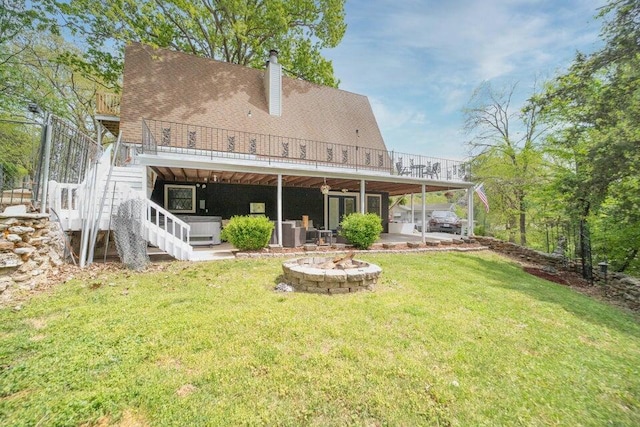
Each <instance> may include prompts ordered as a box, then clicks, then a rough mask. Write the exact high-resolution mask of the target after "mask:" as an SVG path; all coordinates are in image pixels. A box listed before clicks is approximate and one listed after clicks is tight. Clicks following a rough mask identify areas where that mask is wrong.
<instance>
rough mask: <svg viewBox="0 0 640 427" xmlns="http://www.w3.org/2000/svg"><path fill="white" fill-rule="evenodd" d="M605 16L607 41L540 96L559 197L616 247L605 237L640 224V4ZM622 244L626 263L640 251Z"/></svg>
mask: <svg viewBox="0 0 640 427" xmlns="http://www.w3.org/2000/svg"><path fill="white" fill-rule="evenodd" d="M600 17H606V18H607V19H608V21H607V22H605V24H604V27H603V33H602V34H603V37H604V40H605V42H606V45H605V47H604V48H603V49H601V50H600V51H597V52H595V53H594V54H592V55H588V56H587V55H583V54H578V55H577V57H576V59H575V61H574V62H573V64H572V66H571V67H570V68H569V70H568V72H567V73H565V74H563V75H561V76H559V77H558V78H557V79H555V81H553V82H552V83H551V84H550V85H549V86H548V87H547V89H546V91H545V93H544V94H543V95H542V96H540V97H538V98H537V99H536V102H537V103H538V105H540V106H541V108H542V113H543V116H544V118H545V120H546V121H547V122H548V123H550V124H551V125H552V126H553V127H554V129H555V132H554V133H553V135H552V136H551V137H550V138H549V139H548V141H547V153H548V155H549V156H550V157H551V158H552V159H553V160H554V175H555V179H554V186H555V188H556V189H557V191H558V194H559V196H560V197H559V199H560V200H562V201H563V202H564V203H565V208H566V211H567V213H568V214H569V215H571V216H576V217H577V218H579V220H580V221H581V225H583V226H586V225H588V224H591V225H593V226H594V228H593V231H594V233H595V234H594V236H593V237H594V241H595V242H596V243H598V242H600V243H599V244H597V245H596V248H597V249H600V250H604V249H605V247H608V250H610V251H614V249H613V247H614V245H611V244H602V242H607V241H608V242H609V243H611V242H612V241H614V240H617V241H619V242H625V241H627V236H633V235H634V234H633V232H634V230H633V229H632V228H631V227H632V224H636V226H637V223H636V222H635V217H634V216H633V215H631V211H630V210H629V209H627V208H626V207H627V206H635V205H637V204H639V203H640V195H639V194H638V192H637V191H635V192H634V191H632V192H631V193H629V194H627V191H628V190H629V189H632V188H635V184H634V183H635V179H636V177H637V176H638V169H639V168H640V166H639V165H640V150H638V146H639V145H640V125H639V124H640V45H639V43H638V42H639V41H640V20H639V17H640V3H639V2H637V1H634V0H617V1H611V2H609V3H608V5H607V6H606V7H605V8H603V9H602V11H601V14H600ZM614 218H615V221H616V224H615V225H614V224H612V223H611V222H612V221H614ZM620 221H622V222H620ZM602 233H606V234H607V237H606V238H605V237H603V235H602ZM622 247H623V248H624V249H623V252H619V251H618V252H617V254H616V255H615V257H614V260H613V264H614V266H617V268H619V269H626V268H628V267H629V266H630V265H632V264H633V263H634V262H635V261H634V259H637V255H638V250H637V248H634V245H628V244H626V243H624V244H622ZM618 249H621V248H619V247H618V248H617V249H615V251H617V250H618ZM612 253H613V252H612ZM623 253H624V254H623Z"/></svg>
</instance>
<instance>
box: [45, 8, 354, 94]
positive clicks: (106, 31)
mask: <svg viewBox="0 0 640 427" xmlns="http://www.w3.org/2000/svg"><path fill="white" fill-rule="evenodd" d="M344 1H345V0H190V1H189V0H166V1H165V0H106V1H100V2H96V1H93V0H71V1H58V0H43V1H42V5H43V7H44V9H45V10H47V11H49V12H50V13H58V12H59V13H62V15H63V16H64V19H65V20H66V22H65V25H66V26H67V27H68V28H69V29H71V31H72V32H73V34H74V35H75V36H76V37H81V38H83V39H84V40H86V43H87V44H88V46H89V49H88V51H87V52H86V55H85V56H80V55H77V54H73V53H71V54H67V55H65V56H64V60H65V61H66V62H67V63H68V64H71V65H73V66H74V67H76V68H77V69H79V70H82V71H83V72H85V73H86V74H89V75H93V76H101V78H102V79H103V80H104V81H105V82H107V83H109V84H110V85H112V86H114V87H117V86H118V79H119V78H120V75H121V71H122V52H123V49H122V47H123V46H124V45H125V44H126V43H129V42H132V41H138V42H143V43H146V44H149V45H152V46H154V47H168V48H172V49H174V50H178V51H182V52H188V53H192V54H195V55H199V56H203V57H207V58H214V59H218V60H222V61H226V62H232V63H236V64H241V65H245V66H252V67H262V66H263V65H264V61H265V59H266V57H267V53H268V51H269V50H270V49H274V48H275V49H278V50H279V51H280V53H281V56H280V62H281V63H282V64H283V67H284V68H285V70H290V73H292V74H293V75H296V76H302V77H303V78H305V79H306V80H309V81H312V82H316V83H320V84H324V85H329V86H337V84H338V81H337V80H336V78H335V77H334V75H333V67H332V65H331V61H329V60H326V59H324V58H323V57H322V55H321V51H322V49H323V48H328V47H335V46H337V45H338V43H339V42H340V40H342V37H343V35H344V32H345V29H346V25H345V23H344Z"/></svg>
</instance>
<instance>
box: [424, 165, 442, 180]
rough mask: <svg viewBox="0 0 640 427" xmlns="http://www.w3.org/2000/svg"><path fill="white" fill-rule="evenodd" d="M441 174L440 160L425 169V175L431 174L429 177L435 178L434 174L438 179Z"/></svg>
mask: <svg viewBox="0 0 640 427" xmlns="http://www.w3.org/2000/svg"><path fill="white" fill-rule="evenodd" d="M439 174H440V162H436V163H434V164H433V165H431V167H427V169H426V170H425V175H429V178H433V176H434V175H435V176H436V179H438V175H439Z"/></svg>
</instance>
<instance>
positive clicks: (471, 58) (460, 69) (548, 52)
mask: <svg viewBox="0 0 640 427" xmlns="http://www.w3.org/2000/svg"><path fill="white" fill-rule="evenodd" d="M604 2H605V0H597V2H595V3H596V4H594V2H593V1H592V0H567V1H563V2H558V1H556V0H483V1H482V2H479V1H473V0H448V1H441V0H427V1H425V0H403V1H401V2H399V1H396V0H350V1H349V2H347V23H348V28H347V34H346V36H345V38H344V40H343V42H342V44H341V45H340V46H339V47H338V48H336V49H333V50H331V51H327V54H328V56H329V57H330V58H331V59H333V61H334V67H335V70H336V73H337V75H338V77H339V78H340V79H341V81H342V83H341V87H342V88H344V89H346V90H350V91H353V92H356V93H361V94H364V95H367V96H368V97H369V99H370V101H371V103H372V107H373V110H374V113H375V114H376V118H377V119H378V122H379V125H380V129H381V131H382V132H383V135H384V136H385V139H386V140H388V141H387V142H388V143H389V142H391V140H393V143H394V144H396V143H397V144H400V145H405V146H406V151H410V150H411V149H413V148H414V147H416V145H415V144H416V141H418V140H424V139H427V140H429V141H430V144H432V145H433V146H434V147H435V146H437V147H438V148H441V149H443V150H444V151H446V152H451V150H452V149H451V148H450V147H453V146H457V148H456V149H457V150H458V151H459V155H458V156H457V157H461V156H464V148H463V147H462V143H461V141H462V140H463V139H464V138H463V136H461V135H460V131H459V129H460V128H461V126H462V117H461V109H462V108H463V107H464V106H465V104H466V103H467V101H468V100H469V97H470V96H471V93H472V91H473V89H474V88H475V87H477V86H478V85H479V84H480V83H481V82H482V81H485V80H490V81H494V83H495V85H496V86H500V85H501V84H504V83H505V82H506V83H513V82H516V81H519V82H520V84H519V86H518V90H519V91H522V92H523V94H522V95H520V98H523V99H524V98H526V97H527V96H528V95H527V93H526V91H527V90H529V91H530V87H531V84H530V83H531V82H532V81H533V80H534V79H535V78H536V77H537V76H540V75H543V76H545V77H550V76H552V75H553V74H554V73H555V72H557V71H558V70H559V69H563V68H565V67H566V66H567V65H568V64H569V63H570V62H571V60H572V59H573V57H574V54H575V51H576V50H587V51H589V50H592V49H593V47H594V43H595V42H596V41H597V40H598V32H599V28H600V23H599V22H596V23H594V21H593V18H592V17H593V15H594V14H595V13H596V8H597V7H598V6H599V5H601V4H604ZM597 3H600V4H597ZM529 93H530V92H529ZM426 128H428V130H425V129H426ZM438 135H440V137H438ZM442 141H447V142H442Z"/></svg>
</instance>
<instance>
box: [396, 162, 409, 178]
mask: <svg viewBox="0 0 640 427" xmlns="http://www.w3.org/2000/svg"><path fill="white" fill-rule="evenodd" d="M396 169H397V171H398V175H409V174H410V173H411V171H410V170H409V169H408V168H407V167H406V166H402V159H400V161H399V162H396Z"/></svg>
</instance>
